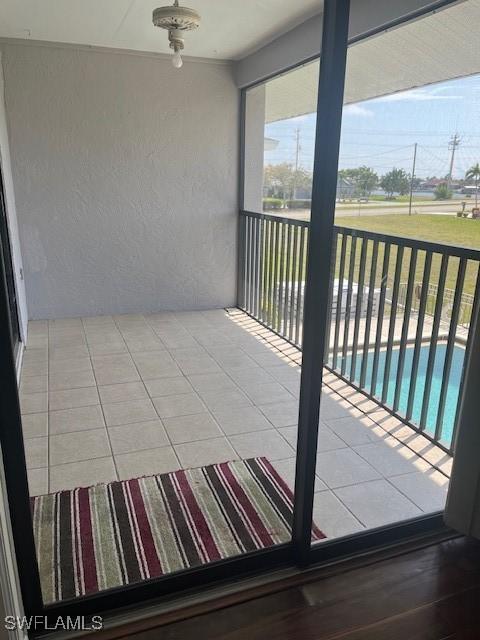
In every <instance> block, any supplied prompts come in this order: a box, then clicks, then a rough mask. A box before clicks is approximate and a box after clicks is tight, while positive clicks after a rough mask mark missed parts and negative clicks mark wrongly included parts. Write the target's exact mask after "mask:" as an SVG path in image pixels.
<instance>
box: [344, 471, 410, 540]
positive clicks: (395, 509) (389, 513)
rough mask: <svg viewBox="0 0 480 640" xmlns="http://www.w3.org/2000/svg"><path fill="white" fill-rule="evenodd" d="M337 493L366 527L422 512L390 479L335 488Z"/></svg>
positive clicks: (399, 519)
mask: <svg viewBox="0 0 480 640" xmlns="http://www.w3.org/2000/svg"><path fill="white" fill-rule="evenodd" d="M335 494H336V495H337V496H338V498H339V499H340V500H341V501H342V502H343V504H344V505H346V506H347V507H348V509H350V511H351V512H352V513H353V514H354V515H355V516H356V517H357V518H358V519H359V520H360V522H362V523H363V524H364V525H365V526H366V527H367V528H371V527H379V526H381V525H384V524H389V523H391V522H401V521H402V520H407V519H408V518H414V517H415V516H419V515H421V514H422V512H421V511H420V509H419V508H418V507H416V506H415V505H414V504H413V502H411V501H410V500H409V499H408V498H406V497H405V496H404V495H403V494H401V493H400V491H398V490H397V489H396V488H395V487H393V486H392V485H391V484H390V483H389V482H388V481H387V480H374V481H373V482H364V483H361V484H355V485H351V486H349V487H343V488H341V489H336V490H335Z"/></svg>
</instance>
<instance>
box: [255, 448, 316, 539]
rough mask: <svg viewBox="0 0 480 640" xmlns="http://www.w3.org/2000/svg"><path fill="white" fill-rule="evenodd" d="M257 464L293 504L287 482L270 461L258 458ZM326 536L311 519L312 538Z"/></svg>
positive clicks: (292, 497) (292, 496) (291, 493)
mask: <svg viewBox="0 0 480 640" xmlns="http://www.w3.org/2000/svg"><path fill="white" fill-rule="evenodd" d="M258 462H259V464H261V465H262V466H263V468H264V469H265V471H268V473H269V474H270V477H271V479H272V480H274V481H275V482H276V484H277V485H278V486H279V487H280V488H281V489H282V491H283V492H284V493H285V494H286V495H287V496H288V497H289V500H290V503H291V504H292V506H293V501H294V495H293V492H292V490H291V489H290V487H289V486H288V484H287V483H286V482H285V480H284V479H283V478H282V476H281V475H280V474H279V473H278V471H277V470H276V469H275V467H274V466H273V465H272V463H271V462H270V461H269V460H267V458H263V457H262V458H258ZM326 537H327V536H326V535H325V534H324V533H323V531H322V530H321V529H319V528H318V527H317V525H316V524H315V522H314V521H313V519H312V538H313V539H314V540H323V539H324V538H326Z"/></svg>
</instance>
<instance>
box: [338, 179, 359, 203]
mask: <svg viewBox="0 0 480 640" xmlns="http://www.w3.org/2000/svg"><path fill="white" fill-rule="evenodd" d="M354 195H355V183H354V182H353V181H352V180H350V179H349V178H343V177H341V176H338V180H337V200H351V199H352V198H353V197H354Z"/></svg>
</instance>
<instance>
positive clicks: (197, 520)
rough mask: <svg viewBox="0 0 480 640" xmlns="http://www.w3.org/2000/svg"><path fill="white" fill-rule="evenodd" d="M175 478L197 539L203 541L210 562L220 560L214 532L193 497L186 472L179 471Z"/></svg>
mask: <svg viewBox="0 0 480 640" xmlns="http://www.w3.org/2000/svg"><path fill="white" fill-rule="evenodd" d="M175 478H176V480H177V482H178V486H179V488H180V491H181V495H182V498H183V500H184V502H185V505H186V506H187V508H188V510H189V512H190V515H191V518H190V522H191V526H192V527H193V528H194V529H195V532H196V534H197V537H199V538H200V539H201V541H202V543H203V547H204V549H205V551H206V552H207V554H208V560H209V561H210V562H212V561H214V560H220V559H221V557H222V556H221V554H220V552H219V550H218V548H217V545H216V543H215V540H214V539H213V536H212V532H211V531H210V527H209V526H208V523H207V521H206V519H205V516H204V515H203V512H202V510H201V509H200V507H199V506H198V502H197V501H196V499H195V496H194V495H193V492H192V488H191V486H190V483H189V482H188V479H187V476H186V474H185V471H183V470H180V471H177V473H176V474H175Z"/></svg>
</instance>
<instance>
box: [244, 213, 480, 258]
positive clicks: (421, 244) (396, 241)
mask: <svg viewBox="0 0 480 640" xmlns="http://www.w3.org/2000/svg"><path fill="white" fill-rule="evenodd" d="M240 214H241V215H244V216H249V217H253V218H260V219H261V220H273V221H276V222H282V223H284V224H291V225H292V226H295V227H306V228H308V227H309V226H310V221H309V220H295V219H293V218H288V217H285V216H278V215H275V214H268V213H255V212H253V211H240ZM334 231H335V232H336V233H338V234H341V235H350V236H352V237H357V238H365V239H366V240H378V242H384V243H387V244H391V245H397V246H400V247H405V248H410V249H417V250H418V251H429V252H431V253H439V254H441V255H444V254H445V255H448V256H451V257H454V258H465V259H467V260H476V261H477V262H480V250H478V249H473V248H469V247H458V246H456V245H452V244H447V243H445V244H444V243H438V242H429V241H428V240H418V239H416V238H406V237H404V236H396V235H393V234H392V235H388V234H386V233H378V232H376V231H367V230H365V229H351V228H350V227H338V226H335V227H334Z"/></svg>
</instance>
